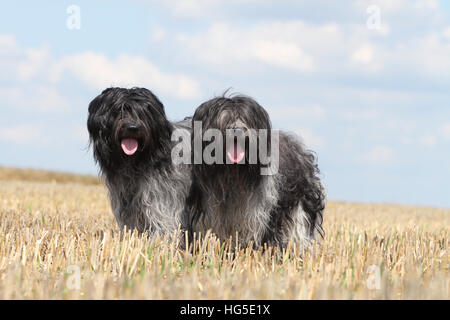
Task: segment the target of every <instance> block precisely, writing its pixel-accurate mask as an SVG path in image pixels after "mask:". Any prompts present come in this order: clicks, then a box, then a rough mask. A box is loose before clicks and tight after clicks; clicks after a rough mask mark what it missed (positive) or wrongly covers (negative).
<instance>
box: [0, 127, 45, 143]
mask: <svg viewBox="0 0 450 320" xmlns="http://www.w3.org/2000/svg"><path fill="white" fill-rule="evenodd" d="M0 140H2V141H7V142H13V143H20V144H24V143H30V142H32V143H45V142H46V138H45V137H44V136H43V134H42V131H41V129H40V128H38V127H35V126H32V125H18V126H12V127H2V128H0Z"/></svg>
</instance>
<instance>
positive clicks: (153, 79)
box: [51, 52, 201, 98]
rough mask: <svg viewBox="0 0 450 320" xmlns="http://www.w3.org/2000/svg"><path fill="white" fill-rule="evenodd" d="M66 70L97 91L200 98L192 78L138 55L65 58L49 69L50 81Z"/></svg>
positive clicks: (198, 89) (196, 85)
mask: <svg viewBox="0 0 450 320" xmlns="http://www.w3.org/2000/svg"><path fill="white" fill-rule="evenodd" d="M66 71H69V72H71V73H72V74H73V75H75V76H76V77H77V78H78V79H80V80H81V81H82V82H84V83H85V84H87V85H88V86H90V87H92V88H95V89H97V90H101V89H104V88H105V87H109V86H124V87H133V86H143V87H147V88H151V89H152V90H156V91H161V92H164V93H167V94H169V95H173V96H175V97H178V98H197V97H199V96H200V95H201V92H200V87H199V85H198V83H197V82H196V81H195V80H193V79H192V78H190V77H188V76H186V75H183V74H169V73H164V72H162V71H161V70H160V69H159V68H158V67H157V66H155V65H154V64H153V63H151V62H150V61H149V60H147V59H146V58H144V57H142V56H129V55H120V56H118V57H117V58H116V59H114V60H112V59H109V58H107V57H106V56H105V55H103V54H100V53H95V52H85V53H80V54H75V55H72V56H67V57H64V58H62V59H60V60H59V61H58V62H57V63H55V65H54V66H53V68H52V73H51V77H52V79H53V81H55V82H57V81H59V80H60V78H61V76H62V74H63V73H64V72H66Z"/></svg>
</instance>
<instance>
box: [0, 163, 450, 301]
mask: <svg viewBox="0 0 450 320" xmlns="http://www.w3.org/2000/svg"><path fill="white" fill-rule="evenodd" d="M449 226H450V210H443V209H431V208H421V207H407V206H397V205H377V204H354V203H338V202H329V203H328V207H327V210H326V212H325V215H324V229H325V238H324V239H323V240H322V241H321V244H320V245H316V246H315V247H314V248H312V249H311V250H310V251H308V252H304V253H301V252H299V251H298V250H297V249H296V248H295V247H294V246H291V247H290V248H289V250H285V251H284V252H278V253H274V252H272V250H270V249H269V250H267V251H264V252H262V251H254V250H251V249H248V248H244V249H241V250H238V251H235V252H236V254H232V251H233V250H230V248H229V247H228V245H227V243H223V244H221V243H219V242H218V241H217V240H215V239H214V238H213V237H211V236H209V235H207V236H206V238H205V239H204V240H203V241H199V242H197V243H196V246H195V248H194V249H193V250H191V251H189V252H187V251H180V250H178V249H177V244H176V243H173V242H171V241H169V240H168V239H160V238H156V239H149V238H147V237H145V236H138V235H137V234H129V233H128V234H126V235H125V236H124V237H123V238H122V239H121V237H120V235H119V232H118V228H117V226H116V223H115V221H114V218H113V215H112V213H111V209H110V207H109V202H108V199H107V195H106V192H105V188H104V186H103V185H102V184H101V183H100V182H99V181H98V180H97V179H96V178H93V177H83V176H76V175H70V174H60V173H52V172H43V171H33V170H16V169H6V168H0V299H449V298H450V295H449V292H450V281H449V273H448V271H449V270H448V267H449V255H448V244H449V241H448V235H449ZM77 275H79V277H77ZM378 275H379V277H378ZM77 279H79V282H78V280H77ZM78 285H79V286H78Z"/></svg>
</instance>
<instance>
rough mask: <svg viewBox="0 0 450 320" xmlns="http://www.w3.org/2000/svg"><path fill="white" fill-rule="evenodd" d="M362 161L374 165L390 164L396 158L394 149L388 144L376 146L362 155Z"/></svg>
mask: <svg viewBox="0 0 450 320" xmlns="http://www.w3.org/2000/svg"><path fill="white" fill-rule="evenodd" d="M359 158H360V161H362V162H364V163H368V164H372V165H383V164H388V163H390V162H392V161H393V160H394V151H393V150H392V149H391V148H390V147H388V146H383V145H380V146H375V147H373V148H372V149H370V150H369V151H367V152H366V153H363V154H362V155H361V156H360V157H359Z"/></svg>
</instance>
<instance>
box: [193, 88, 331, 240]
mask: <svg viewBox="0 0 450 320" xmlns="http://www.w3.org/2000/svg"><path fill="white" fill-rule="evenodd" d="M192 121H193V125H194V127H195V126H196V122H197V121H200V122H201V131H202V132H204V131H205V130H208V129H211V128H214V129H218V130H220V132H221V133H222V138H220V137H219V139H222V141H223V140H227V141H232V143H231V145H226V146H224V147H223V149H219V148H218V149H216V150H214V153H222V155H223V159H221V160H223V161H220V162H222V163H223V164H219V163H213V164H206V163H205V162H202V163H201V164H198V161H197V164H194V165H193V168H192V185H191V189H190V193H189V197H188V199H187V210H186V215H185V226H186V228H187V229H188V230H189V231H190V234H191V235H192V233H194V232H197V233H198V232H201V233H202V234H205V232H206V231H207V230H209V229H211V230H212V232H213V233H215V234H216V235H217V236H218V237H219V238H221V239H228V238H229V237H230V236H233V237H236V236H237V242H238V243H239V244H241V245H244V246H247V245H249V244H250V243H253V245H254V246H255V247H260V246H262V245H264V244H268V245H273V246H278V247H285V246H286V245H287V244H288V243H289V240H290V239H293V241H295V242H296V243H297V244H298V245H300V246H303V247H304V246H306V245H308V244H310V243H311V241H312V240H313V239H315V238H316V237H317V234H318V233H319V234H321V235H323V230H322V227H321V224H322V214H323V210H324V208H325V192H324V188H323V185H322V183H321V181H320V179H319V177H318V174H319V169H318V167H317V164H316V159H315V156H314V155H313V153H311V152H309V151H307V150H306V149H305V148H304V146H303V145H302V144H301V143H300V142H299V141H298V140H297V139H296V137H294V136H292V135H289V134H288V133H285V132H280V133H279V135H278V137H279V139H278V140H276V142H278V143H277V144H278V146H277V145H273V143H272V144H271V141H272V139H271V136H272V135H274V133H275V132H274V131H271V122H270V119H269V116H268V114H267V112H266V111H265V110H264V108H262V107H261V106H260V105H259V104H258V103H257V102H256V101H255V100H253V99H251V98H249V97H245V96H235V97H232V98H226V97H219V98H215V99H212V100H210V101H207V102H205V103H203V104H202V105H200V106H199V107H198V109H197V110H196V112H195V114H194V117H193V119H192ZM259 129H265V130H266V132H267V135H266V136H267V140H266V141H262V139H261V137H263V136H260V135H257V134H256V133H255V131H258V130H259ZM196 131H198V130H197V129H194V134H193V138H192V147H193V150H195V144H196V142H195V141H196V139H199V135H200V133H199V132H196ZM230 134H231V135H232V136H231V137H230ZM239 135H241V136H244V139H240V140H239V139H237V137H238V136H239ZM238 140H239V141H238ZM197 141H198V140H197ZM265 146H267V149H268V151H269V152H268V154H270V156H271V158H270V159H271V160H270V161H273V159H275V157H272V155H274V154H276V152H278V154H279V157H278V168H277V169H278V172H275V174H273V175H262V174H261V173H262V169H264V168H266V169H267V168H268V167H269V166H270V165H272V164H273V163H268V162H267V161H264V162H263V159H262V158H261V154H260V152H258V153H257V156H256V157H255V155H253V162H252V161H251V160H252V154H251V153H250V151H251V150H252V147H253V150H258V151H261V148H263V147H265ZM206 148H207V143H205V142H204V141H203V143H202V144H201V149H202V150H201V154H202V155H203V152H204V151H205V150H206ZM215 155H217V154H215ZM219 158H220V157H219ZM216 159H217V158H216ZM194 160H195V159H194ZM235 240H236V238H235Z"/></svg>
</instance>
